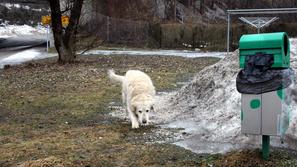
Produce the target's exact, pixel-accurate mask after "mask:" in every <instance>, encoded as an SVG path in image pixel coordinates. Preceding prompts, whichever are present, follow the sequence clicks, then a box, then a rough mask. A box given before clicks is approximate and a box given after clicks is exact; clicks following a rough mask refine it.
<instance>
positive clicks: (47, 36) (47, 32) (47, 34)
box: [46, 25, 49, 52]
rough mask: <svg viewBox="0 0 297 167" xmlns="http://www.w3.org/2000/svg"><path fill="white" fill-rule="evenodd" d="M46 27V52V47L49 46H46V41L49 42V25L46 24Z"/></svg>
mask: <svg viewBox="0 0 297 167" xmlns="http://www.w3.org/2000/svg"><path fill="white" fill-rule="evenodd" d="M46 27H47V28H46V51H47V52H48V48H49V46H48V42H49V39H48V38H49V25H47V26H46Z"/></svg>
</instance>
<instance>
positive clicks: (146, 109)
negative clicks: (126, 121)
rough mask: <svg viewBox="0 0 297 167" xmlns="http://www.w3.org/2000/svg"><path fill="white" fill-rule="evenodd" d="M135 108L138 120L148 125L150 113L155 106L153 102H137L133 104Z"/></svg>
mask: <svg viewBox="0 0 297 167" xmlns="http://www.w3.org/2000/svg"><path fill="white" fill-rule="evenodd" d="M133 110H134V113H135V116H136V117H137V119H138V122H139V123H141V124H144V125H146V124H148V123H149V122H150V120H149V118H150V113H151V112H152V111H154V107H153V103H152V102H147V103H137V104H136V105H134V106H133Z"/></svg>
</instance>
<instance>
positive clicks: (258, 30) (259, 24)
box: [258, 20, 261, 34]
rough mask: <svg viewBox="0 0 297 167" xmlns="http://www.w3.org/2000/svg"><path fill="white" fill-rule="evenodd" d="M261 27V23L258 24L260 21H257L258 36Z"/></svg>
mask: <svg viewBox="0 0 297 167" xmlns="http://www.w3.org/2000/svg"><path fill="white" fill-rule="evenodd" d="M260 25H261V23H260V20H258V34H260V27H261V26H260Z"/></svg>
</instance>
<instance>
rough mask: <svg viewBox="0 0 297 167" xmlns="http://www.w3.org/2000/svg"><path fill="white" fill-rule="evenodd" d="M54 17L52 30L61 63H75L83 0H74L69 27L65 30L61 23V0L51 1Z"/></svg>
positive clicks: (52, 15)
mask: <svg viewBox="0 0 297 167" xmlns="http://www.w3.org/2000/svg"><path fill="white" fill-rule="evenodd" d="M49 3H50V8H51V17H52V30H53V34H54V40H55V47H56V50H57V52H58V55H59V59H58V62H59V63H63V64H64V63H71V62H74V60H75V58H76V55H75V36H76V32H77V26H78V23H79V17H80V14H81V8H82V4H83V0H74V2H73V7H72V9H71V15H70V20H69V25H68V26H67V27H66V29H65V28H63V27H62V22H61V16H62V12H61V7H60V0H49Z"/></svg>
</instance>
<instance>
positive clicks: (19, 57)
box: [0, 49, 57, 69]
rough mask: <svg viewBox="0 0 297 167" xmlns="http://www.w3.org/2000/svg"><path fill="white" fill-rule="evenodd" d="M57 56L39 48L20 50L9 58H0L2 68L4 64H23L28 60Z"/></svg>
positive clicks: (0, 67)
mask: <svg viewBox="0 0 297 167" xmlns="http://www.w3.org/2000/svg"><path fill="white" fill-rule="evenodd" d="M54 56H57V55H56V54H45V53H44V52H41V51H40V50H37V49H29V50H25V51H22V52H18V53H16V54H13V55H11V56H9V57H7V58H4V59H2V60H0V69H2V68H3V67H4V65H14V64H21V63H24V62H27V61H31V60H36V59H44V58H48V57H54Z"/></svg>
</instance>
